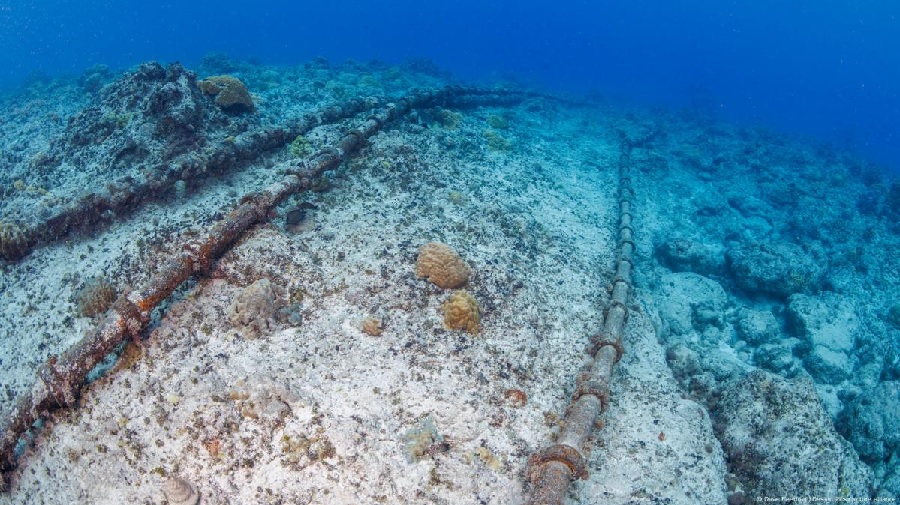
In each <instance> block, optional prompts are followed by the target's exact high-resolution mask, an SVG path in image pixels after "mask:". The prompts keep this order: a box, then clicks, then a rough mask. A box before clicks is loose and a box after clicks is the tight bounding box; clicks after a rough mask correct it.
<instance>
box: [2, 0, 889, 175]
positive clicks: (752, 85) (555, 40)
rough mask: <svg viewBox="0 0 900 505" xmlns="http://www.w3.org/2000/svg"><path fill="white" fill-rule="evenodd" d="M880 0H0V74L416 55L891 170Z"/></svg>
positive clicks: (463, 72) (397, 59)
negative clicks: (785, 140) (809, 142)
mask: <svg viewBox="0 0 900 505" xmlns="http://www.w3.org/2000/svg"><path fill="white" fill-rule="evenodd" d="M898 17H900V2H897V1H895V0H808V1H807V0H796V1H785V0H752V1H751V0H746V1H730V0H679V1H663V0H657V1H650V0H621V1H596V0H595V1H574V0H557V1H547V0H541V1H538V0H518V1H511V0H509V1H496V0H495V1H485V0H482V1H478V0H455V1H445V0H434V1H423V0H415V1H413V0H381V1H373V0H345V1H322V2H309V1H294V2H287V1H283V0H278V1H271V2H247V1H232V0H219V1H216V2H207V1H187V2H181V1H179V2H174V1H163V2H159V1H152V0H149V1H148V0H144V1H136V0H115V1H114V0H96V1H87V0H83V1H61V0H60V1H44V0H0V89H8V88H10V87H14V86H16V85H18V84H20V83H21V82H23V81H24V80H25V79H26V78H27V76H29V75H30V74H32V73H33V72H35V71H38V72H42V73H44V74H48V75H51V76H53V75H58V74H60V73H69V74H76V75H77V74H79V73H81V71H82V70H84V69H85V68H87V67H89V66H91V65H94V64H97V63H105V64H108V65H110V66H111V67H113V68H115V69H125V68H128V67H130V66H132V65H135V64H138V63H141V62H143V61H146V60H151V59H155V60H159V61H162V62H171V61H181V62H182V63H184V64H185V65H187V66H188V67H190V66H192V65H196V64H197V63H198V62H199V61H200V59H201V58H202V57H203V56H204V55H205V54H207V53H210V52H224V53H227V54H229V55H230V56H231V57H234V58H252V59H254V60H256V61H259V62H262V63H273V64H287V65H295V64H300V63H303V62H306V61H308V60H310V59H312V58H314V57H317V56H324V57H326V58H328V59H329V60H332V61H333V62H341V61H343V60H345V59H348V58H349V59H354V60H358V61H367V60H370V59H379V60H383V61H386V62H388V63H401V62H403V61H404V60H406V59H409V58H414V57H415V58H418V57H426V58H430V59H432V60H433V61H434V62H435V63H436V64H438V65H439V66H441V67H443V68H446V69H448V70H450V71H452V72H453V73H454V74H456V75H457V76H460V77H463V78H466V79H473V80H475V79H483V78H507V79H508V78H515V79H518V80H519V81H521V82H524V83H527V84H529V85H533V86H537V87H541V88H543V89H546V90H551V91H556V92H569V93H574V94H586V93H590V94H591V95H593V96H598V95H599V96H604V97H608V98H610V99H613V100H619V101H626V102H629V103H632V104H637V105H641V106H655V105H662V106H665V107H669V108H683V107H690V106H699V107H702V108H705V109H706V110H708V111H710V110H711V111H714V112H715V114H716V116H717V117H718V118H720V119H725V120H730V121H740V122H743V123H748V124H752V125H764V126H768V127H771V128H772V129H774V130H777V131H783V132H788V133H795V134H802V135H809V136H813V137H816V138H819V139H822V140H826V141H828V142H832V143H834V144H836V145H838V146H841V147H850V148H852V149H854V150H855V151H857V152H859V153H860V154H862V155H864V156H866V157H868V158H869V159H872V160H874V161H877V162H880V163H883V164H886V165H887V166H888V167H890V169H891V170H893V171H894V172H900V95H898V93H900V20H898Z"/></svg>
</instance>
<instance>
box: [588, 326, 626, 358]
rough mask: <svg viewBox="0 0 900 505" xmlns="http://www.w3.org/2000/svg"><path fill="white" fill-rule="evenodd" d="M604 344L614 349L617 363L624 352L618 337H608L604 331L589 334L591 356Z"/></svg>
mask: <svg viewBox="0 0 900 505" xmlns="http://www.w3.org/2000/svg"><path fill="white" fill-rule="evenodd" d="M605 346H610V347H612V348H613V349H615V350H616V363H618V362H619V360H621V359H622V355H624V354H625V346H623V345H622V341H621V340H620V339H618V338H613V337H610V336H609V335H606V334H605V333H595V334H593V335H591V347H590V354H591V356H596V355H597V353H598V352H600V348H601V347H605Z"/></svg>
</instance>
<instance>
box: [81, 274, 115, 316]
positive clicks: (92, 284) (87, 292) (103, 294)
mask: <svg viewBox="0 0 900 505" xmlns="http://www.w3.org/2000/svg"><path fill="white" fill-rule="evenodd" d="M73 301H74V302H75V305H76V307H77V309H78V314H79V315H81V316H82V317H94V316H97V315H100V314H103V313H104V312H106V310H107V309H108V308H109V307H110V305H112V303H113V302H114V301H116V288H115V287H114V286H113V285H112V284H110V283H109V281H107V280H106V279H104V278H102V277H94V278H91V279H89V280H88V281H87V282H86V283H85V284H84V287H82V288H81V289H80V290H78V292H77V293H75V297H74V300H73Z"/></svg>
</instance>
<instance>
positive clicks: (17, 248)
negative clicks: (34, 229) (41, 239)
mask: <svg viewBox="0 0 900 505" xmlns="http://www.w3.org/2000/svg"><path fill="white" fill-rule="evenodd" d="M29 251H30V244H29V242H28V237H27V235H26V234H25V229H24V228H23V227H22V226H21V225H19V224H16V223H10V222H6V221H0V256H2V257H3V259H5V260H7V261H17V260H20V259H22V258H24V257H25V255H27V254H28V252H29Z"/></svg>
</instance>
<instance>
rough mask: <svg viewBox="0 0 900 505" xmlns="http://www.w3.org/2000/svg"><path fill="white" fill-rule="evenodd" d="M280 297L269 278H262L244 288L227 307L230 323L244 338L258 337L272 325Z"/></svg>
mask: <svg viewBox="0 0 900 505" xmlns="http://www.w3.org/2000/svg"><path fill="white" fill-rule="evenodd" d="M279 300H280V297H279V296H278V294H277V293H276V289H275V286H274V285H273V284H272V282H271V281H269V279H266V278H262V279H259V280H258V281H256V282H254V283H253V284H251V285H249V286H247V287H246V288H244V290H243V291H241V293H240V294H239V295H238V297H237V299H235V300H234V303H232V304H231V307H229V309H228V314H229V319H230V321H231V324H233V325H234V326H235V327H236V328H238V329H240V330H241V333H242V334H243V335H244V337H246V338H258V337H260V336H261V335H263V334H265V333H266V332H268V331H269V330H270V329H271V328H272V326H273V325H274V318H275V313H276V311H277V310H278V308H279Z"/></svg>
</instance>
